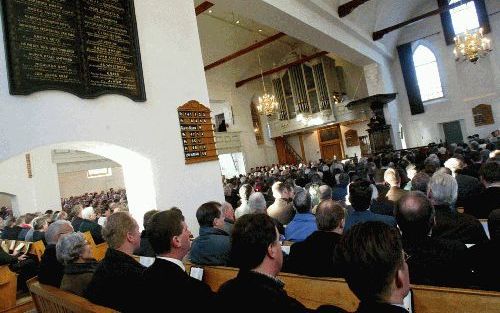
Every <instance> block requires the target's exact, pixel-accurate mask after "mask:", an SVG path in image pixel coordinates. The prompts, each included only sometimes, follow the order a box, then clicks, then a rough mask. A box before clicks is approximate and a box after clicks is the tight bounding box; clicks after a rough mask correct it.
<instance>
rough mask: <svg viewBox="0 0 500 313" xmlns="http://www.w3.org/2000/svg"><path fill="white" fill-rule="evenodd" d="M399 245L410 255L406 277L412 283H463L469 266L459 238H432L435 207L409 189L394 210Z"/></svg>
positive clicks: (468, 273) (464, 283)
mask: <svg viewBox="0 0 500 313" xmlns="http://www.w3.org/2000/svg"><path fill="white" fill-rule="evenodd" d="M395 216H396V221H397V223H398V225H399V228H400V229H401V232H402V239H403V248H404V250H405V252H406V253H407V254H408V255H409V256H410V258H409V259H408V267H409V269H410V281H411V282H412V283H415V284H424V285H440V286H455V287H467V286H468V284H469V282H470V269H469V265H468V264H467V262H466V261H465V257H466V255H465V253H466V251H467V248H466V246H465V245H464V244H463V243H460V242H459V241H453V240H445V239H438V238H433V237H432V236H431V234H432V229H433V227H434V225H435V223H436V222H435V211H434V207H433V206H432V204H431V202H430V201H429V199H428V198H427V197H426V195H425V194H424V193H422V192H420V191H410V192H408V193H406V194H405V195H403V196H402V197H401V199H400V200H399V202H398V205H397V207H396V210H395Z"/></svg>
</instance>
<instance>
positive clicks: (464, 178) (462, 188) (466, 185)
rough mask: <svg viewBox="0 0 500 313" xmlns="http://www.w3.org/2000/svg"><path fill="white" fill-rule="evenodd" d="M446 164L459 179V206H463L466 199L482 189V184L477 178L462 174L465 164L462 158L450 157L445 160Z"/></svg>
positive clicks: (457, 201) (456, 178)
mask: <svg viewBox="0 0 500 313" xmlns="http://www.w3.org/2000/svg"><path fill="white" fill-rule="evenodd" d="M444 166H445V167H446V168H448V169H450V171H451V175H452V176H453V177H454V178H455V180H456V181H457V186H458V190H457V200H456V205H457V206H463V204H464V203H465V201H466V199H468V198H470V197H474V196H476V195H477V194H478V193H479V192H480V191H481V184H480V183H479V180H478V179H477V178H475V177H472V176H469V175H464V174H462V169H463V168H465V164H464V162H463V161H462V160H461V159H459V158H455V157H454V158H449V159H448V160H446V162H444Z"/></svg>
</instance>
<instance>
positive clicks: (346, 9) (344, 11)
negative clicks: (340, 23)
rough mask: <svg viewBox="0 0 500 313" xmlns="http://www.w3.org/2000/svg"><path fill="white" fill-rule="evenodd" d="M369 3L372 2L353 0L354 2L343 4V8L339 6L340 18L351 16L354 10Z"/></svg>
mask: <svg viewBox="0 0 500 313" xmlns="http://www.w3.org/2000/svg"><path fill="white" fill-rule="evenodd" d="M368 1H370V0H352V1H349V2H347V3H344V4H342V5H341V6H339V9H338V12H339V16H340V17H344V16H347V15H349V14H351V12H352V11H354V9H356V8H357V7H359V6H360V5H362V4H364V3H366V2H368Z"/></svg>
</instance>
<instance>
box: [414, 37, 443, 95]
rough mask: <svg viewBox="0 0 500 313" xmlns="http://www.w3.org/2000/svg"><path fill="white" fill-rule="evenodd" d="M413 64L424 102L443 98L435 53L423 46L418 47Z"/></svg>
mask: <svg viewBox="0 0 500 313" xmlns="http://www.w3.org/2000/svg"><path fill="white" fill-rule="evenodd" d="M413 64H414V66H415V72H416V74H417V81H418V87H419V89H420V97H421V98H422V101H423V102H425V101H429V100H432V99H437V98H441V97H443V88H442V86H441V78H440V77H439V70H438V65H437V62H436V57H435V56H434V53H432V51H431V50H430V49H429V48H427V47H425V46H423V45H420V46H418V47H417V49H415V51H414V52H413Z"/></svg>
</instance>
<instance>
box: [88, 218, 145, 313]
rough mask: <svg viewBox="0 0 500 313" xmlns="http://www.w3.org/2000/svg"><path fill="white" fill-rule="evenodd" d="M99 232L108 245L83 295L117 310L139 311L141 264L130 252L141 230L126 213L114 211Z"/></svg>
mask: <svg viewBox="0 0 500 313" xmlns="http://www.w3.org/2000/svg"><path fill="white" fill-rule="evenodd" d="M102 235H103V237H104V239H105V240H106V242H107V244H108V246H109V248H108V250H107V251H106V255H105V257H104V259H103V260H101V262H100V263H99V265H98V266H97V268H96V271H95V273H94V275H93V277H92V280H91V281H90V283H89V285H88V286H87V288H86V289H85V290H84V296H85V298H87V299H88V300H90V301H91V302H93V303H95V304H99V305H102V306H106V307H109V308H112V309H115V310H118V311H121V312H139V311H141V310H142V305H143V304H142V303H141V302H140V301H137V300H138V299H141V292H142V291H143V290H144V283H143V272H144V267H143V266H142V265H141V264H139V262H137V261H136V260H135V259H134V257H133V256H132V253H133V252H134V251H135V250H136V249H137V248H139V246H140V243H141V233H140V232H139V226H138V225H137V222H136V221H135V220H134V218H132V216H130V214H129V213H127V212H116V213H113V214H112V215H111V216H110V217H108V218H107V219H106V224H104V227H103V229H102Z"/></svg>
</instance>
